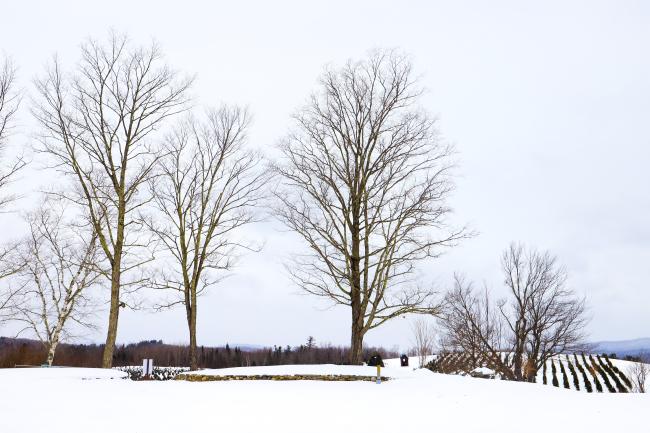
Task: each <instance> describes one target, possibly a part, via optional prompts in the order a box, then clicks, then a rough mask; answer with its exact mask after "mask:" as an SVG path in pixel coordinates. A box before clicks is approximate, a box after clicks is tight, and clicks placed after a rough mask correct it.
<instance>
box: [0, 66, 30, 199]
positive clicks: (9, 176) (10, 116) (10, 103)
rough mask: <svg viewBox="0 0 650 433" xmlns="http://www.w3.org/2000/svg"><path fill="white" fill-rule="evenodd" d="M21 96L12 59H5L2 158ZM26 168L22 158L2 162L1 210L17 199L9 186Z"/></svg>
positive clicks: (0, 75)
mask: <svg viewBox="0 0 650 433" xmlns="http://www.w3.org/2000/svg"><path fill="white" fill-rule="evenodd" d="M20 96H21V95H20V92H19V91H18V90H17V89H16V68H15V66H14V65H13V63H12V62H11V60H10V59H4V60H2V61H1V62H0V156H4V154H5V152H6V150H7V149H6V146H7V138H8V137H9V135H11V131H12V130H13V128H14V119H15V117H16V113H17V112H18V108H19V106H20V99H21V98H20ZM3 159H4V158H3ZM24 166H25V160H24V159H23V158H22V157H19V158H17V159H16V160H15V161H13V162H11V163H10V164H6V163H5V161H2V165H1V167H0V210H4V208H5V207H6V205H7V203H9V202H11V201H13V200H14V199H15V197H16V196H15V195H13V194H9V193H8V192H7V191H6V190H7V186H8V185H9V183H10V182H11V181H12V180H13V179H14V178H15V175H16V173H17V172H18V171H19V170H20V169H21V168H23V167H24Z"/></svg>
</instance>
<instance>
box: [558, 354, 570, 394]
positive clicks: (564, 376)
mask: <svg viewBox="0 0 650 433" xmlns="http://www.w3.org/2000/svg"><path fill="white" fill-rule="evenodd" d="M557 362H558V364H560V371H561V372H562V385H564V387H565V388H566V389H571V386H570V385H569V377H568V376H567V374H566V370H565V369H564V363H563V362H562V360H560V359H558V361H557Z"/></svg>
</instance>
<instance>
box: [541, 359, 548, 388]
mask: <svg viewBox="0 0 650 433" xmlns="http://www.w3.org/2000/svg"><path fill="white" fill-rule="evenodd" d="M542 383H544V385H548V382H547V381H546V363H544V366H543V367H542Z"/></svg>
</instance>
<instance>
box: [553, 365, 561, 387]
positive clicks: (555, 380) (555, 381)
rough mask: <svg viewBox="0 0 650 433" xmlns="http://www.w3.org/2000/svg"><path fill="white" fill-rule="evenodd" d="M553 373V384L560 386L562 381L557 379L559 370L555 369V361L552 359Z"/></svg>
mask: <svg viewBox="0 0 650 433" xmlns="http://www.w3.org/2000/svg"><path fill="white" fill-rule="evenodd" d="M551 373H552V374H553V381H552V383H553V386H556V387H559V386H560V383H559V382H558V380H557V370H556V369H555V362H553V360H552V359H551Z"/></svg>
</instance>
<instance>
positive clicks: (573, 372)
mask: <svg viewBox="0 0 650 433" xmlns="http://www.w3.org/2000/svg"><path fill="white" fill-rule="evenodd" d="M566 362H567V366H568V367H569V371H570V372H571V376H572V377H573V387H574V388H575V390H576V391H580V381H579V380H578V374H577V373H576V369H575V367H574V366H573V364H572V363H571V358H570V357H568V356H567V357H566Z"/></svg>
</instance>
